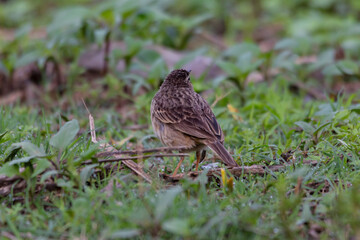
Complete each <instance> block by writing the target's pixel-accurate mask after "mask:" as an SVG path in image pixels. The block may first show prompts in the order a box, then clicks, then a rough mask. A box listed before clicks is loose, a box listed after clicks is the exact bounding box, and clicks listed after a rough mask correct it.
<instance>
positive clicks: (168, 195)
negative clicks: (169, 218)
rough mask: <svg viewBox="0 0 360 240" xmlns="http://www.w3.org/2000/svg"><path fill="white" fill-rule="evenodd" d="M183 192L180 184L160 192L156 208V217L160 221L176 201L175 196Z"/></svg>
mask: <svg viewBox="0 0 360 240" xmlns="http://www.w3.org/2000/svg"><path fill="white" fill-rule="evenodd" d="M181 192H182V188H181V187H180V186H176V187H173V188H171V189H168V190H166V191H165V192H163V193H161V194H159V197H158V203H157V205H156V209H155V218H156V219H157V220H158V221H160V220H162V219H163V217H164V216H165V214H166V212H167V211H168V208H169V207H170V206H171V205H172V204H173V203H174V199H175V197H176V196H177V195H178V194H179V193H181Z"/></svg>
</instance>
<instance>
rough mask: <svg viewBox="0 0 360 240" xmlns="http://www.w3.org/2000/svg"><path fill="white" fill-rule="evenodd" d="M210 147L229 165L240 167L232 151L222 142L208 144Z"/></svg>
mask: <svg viewBox="0 0 360 240" xmlns="http://www.w3.org/2000/svg"><path fill="white" fill-rule="evenodd" d="M207 145H208V147H209V148H210V149H211V150H213V151H214V152H215V153H216V154H217V155H219V157H220V158H221V160H222V161H223V162H224V163H225V164H226V165H228V166H232V167H238V166H239V165H238V164H237V163H236V162H235V161H234V159H233V158H232V156H231V155H230V153H229V152H228V151H227V150H226V149H225V147H224V145H223V144H222V143H221V142H214V143H210V144H207Z"/></svg>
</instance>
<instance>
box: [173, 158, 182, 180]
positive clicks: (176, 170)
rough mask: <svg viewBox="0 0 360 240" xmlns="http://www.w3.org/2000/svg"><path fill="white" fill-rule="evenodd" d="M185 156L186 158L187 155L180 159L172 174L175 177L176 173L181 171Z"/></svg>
mask: <svg viewBox="0 0 360 240" xmlns="http://www.w3.org/2000/svg"><path fill="white" fill-rule="evenodd" d="M184 158H185V157H180V161H179V163H178V165H177V166H176V168H175V171H174V172H173V174H172V176H173V177H174V176H175V175H176V173H177V172H178V171H179V168H180V166H181V164H182V162H183V161H184Z"/></svg>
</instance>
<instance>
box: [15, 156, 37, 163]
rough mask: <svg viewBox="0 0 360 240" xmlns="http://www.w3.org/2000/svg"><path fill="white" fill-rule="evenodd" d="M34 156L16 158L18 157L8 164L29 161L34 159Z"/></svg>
mask: <svg viewBox="0 0 360 240" xmlns="http://www.w3.org/2000/svg"><path fill="white" fill-rule="evenodd" d="M34 158H36V156H30V157H23V158H18V159H15V160H12V161H10V162H9V164H10V165H15V164H19V163H26V162H29V161H30V160H31V159H34Z"/></svg>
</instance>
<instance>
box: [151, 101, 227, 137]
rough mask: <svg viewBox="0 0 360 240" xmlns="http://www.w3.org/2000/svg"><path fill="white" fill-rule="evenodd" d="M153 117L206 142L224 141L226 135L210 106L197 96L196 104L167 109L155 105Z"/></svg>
mask: <svg viewBox="0 0 360 240" xmlns="http://www.w3.org/2000/svg"><path fill="white" fill-rule="evenodd" d="M152 115H153V117H156V118H157V119H158V120H159V121H161V122H162V123H164V124H168V126H169V127H171V128H173V129H176V130H178V131H180V132H182V133H184V134H186V135H189V136H192V137H195V138H199V139H203V140H204V141H206V140H210V141H211V140H218V141H220V142H223V141H224V134H223V132H222V130H221V128H220V125H219V124H218V122H217V121H216V118H215V115H214V113H213V112H212V111H211V108H210V106H209V105H208V104H207V102H206V101H205V100H204V99H203V98H202V97H201V96H200V95H197V98H196V101H195V103H194V102H192V103H191V104H186V103H185V104H183V105H178V106H170V107H166V105H165V104H163V105H162V104H158V103H156V102H155V103H153V110H152Z"/></svg>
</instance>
